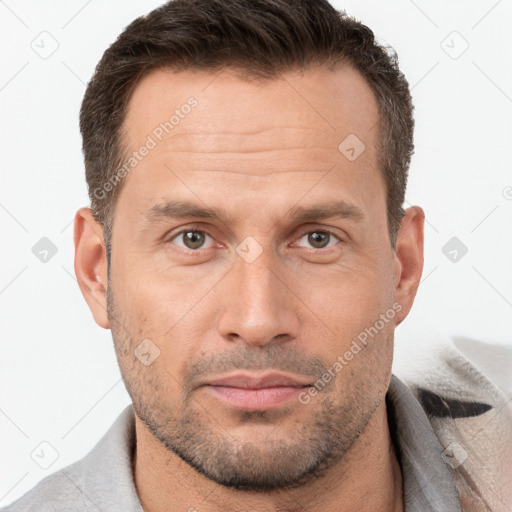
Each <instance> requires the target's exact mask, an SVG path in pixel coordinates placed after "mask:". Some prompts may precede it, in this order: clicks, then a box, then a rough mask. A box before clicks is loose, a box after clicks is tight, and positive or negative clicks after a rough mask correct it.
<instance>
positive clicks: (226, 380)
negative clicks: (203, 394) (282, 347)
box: [203, 372, 312, 389]
mask: <svg viewBox="0 0 512 512" xmlns="http://www.w3.org/2000/svg"><path fill="white" fill-rule="evenodd" d="M203 385H205V386H229V387H235V388H243V389H262V388H272V387H284V386H292V387H304V386H311V385H312V384H311V381H310V380H307V381H306V380H305V379H304V378H300V377H297V376H295V377H292V376H291V375H287V374H285V373H276V372H272V373H265V374H260V375H258V374H256V375H255V374H254V373H253V374H250V373H240V372H238V373H233V374H230V375H228V376H224V377H219V378H213V379H209V380H207V381H204V382H203Z"/></svg>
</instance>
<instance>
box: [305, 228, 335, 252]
mask: <svg viewBox="0 0 512 512" xmlns="http://www.w3.org/2000/svg"><path fill="white" fill-rule="evenodd" d="M329 236H330V235H329V233H321V232H318V231H314V232H313V233H310V234H309V235H308V242H309V243H310V244H311V245H312V246H313V247H314V248H315V249H321V248H323V247H325V246H326V245H327V244H328V243H329Z"/></svg>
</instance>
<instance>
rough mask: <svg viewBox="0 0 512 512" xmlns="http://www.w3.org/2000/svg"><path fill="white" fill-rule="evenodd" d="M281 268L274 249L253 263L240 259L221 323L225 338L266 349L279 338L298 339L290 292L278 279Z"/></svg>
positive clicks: (239, 257)
mask: <svg viewBox="0 0 512 512" xmlns="http://www.w3.org/2000/svg"><path fill="white" fill-rule="evenodd" d="M277 267H278V263H277V262H276V261H275V259H274V256H273V255H272V254H271V251H270V249H267V250H266V251H263V252H262V253H261V254H260V255H259V256H258V257H256V258H255V259H254V260H252V261H251V260H250V259H248V260H246V259H244V258H243V255H242V256H238V255H237V256H236V258H235V261H234V263H233V268H232V271H231V272H230V273H229V274H230V275H229V279H230V282H229V287H228V290H227V292H226V297H225V298H224V301H223V302H224V308H223V311H222V313H221V317H220V320H219V331H220V334H221V335H222V336H223V337H225V338H229V339H231V340H233V339H235V338H237V339H243V340H244V341H245V342H246V343H249V344H254V345H264V344H267V343H270V342H271V341H272V340H273V339H274V338H276V337H277V336H283V335H286V338H290V337H295V336H296V335H297V318H296V316H295V314H294V312H293V304H292V303H291V302H290V296H289V294H290V292H289V291H288V290H287V288H286V286H285V284H284V283H283V282H282V281H281V280H280V279H279V278H278V277H277V276H276V274H278V268H277ZM283 339H284V336H283Z"/></svg>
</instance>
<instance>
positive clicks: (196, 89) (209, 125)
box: [119, 66, 384, 211]
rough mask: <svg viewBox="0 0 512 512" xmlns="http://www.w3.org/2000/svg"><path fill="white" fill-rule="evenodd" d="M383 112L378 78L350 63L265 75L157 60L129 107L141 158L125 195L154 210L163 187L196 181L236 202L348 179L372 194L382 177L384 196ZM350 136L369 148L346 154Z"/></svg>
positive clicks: (293, 196) (134, 149) (204, 190)
mask: <svg viewBox="0 0 512 512" xmlns="http://www.w3.org/2000/svg"><path fill="white" fill-rule="evenodd" d="M378 120H379V118H378V108H377V102H376V99H375V96H374V94H373V92H372V90H371V88H370V87H369V85H368V84H367V83H366V81H365V80H364V78H363V77H362V76H361V75H360V74H359V73H358V72H357V71H355V70H354V69H352V68H351V67H348V66H344V67H340V68H338V69H327V68H323V67H319V68H311V69H308V70H301V71H296V72H288V73H285V74H283V75H281V76H280V77H279V78H276V79H273V80H263V81H246V80H242V79H241V78H240V77H238V76H236V75H235V74H234V73H233V71H232V70H222V71H220V72H218V73H216V74H213V73H207V72H203V71H184V72H179V73H176V72H173V71H171V70H157V71H154V72H152V73H150V74H149V75H147V76H146V77H145V78H144V79H142V80H141V82H140V83H139V84H138V86H137V87H136V88H135V90H134V93H133V95H132V97H131V99H130V101H129V104H128V107H127V113H126V118H125V123H124V135H123V147H124V149H125V155H126V158H125V161H128V159H129V160H130V161H131V162H132V163H133V164H134V165H133V166H130V169H128V170H129V173H128V175H127V177H126V178H125V182H123V189H122V192H121V196H120V199H119V202H120V203H121V202H123V201H122V199H123V197H124V202H125V203H126V205H128V206H130V207H132V208H133V207H134V206H135V205H139V206H140V210H142V209H146V210H147V209H149V208H150V207H151V206H153V205H154V204H155V203H156V202H158V199H159V198H161V197H162V196H163V195H168V194H169V193H179V191H180V190H181V191H182V192H185V193H187V194H188V195H191V196H193V195H194V192H193V191H194V190H195V191H196V192H197V191H200V194H199V195H200V197H196V198H195V199H199V200H201V201H203V202H204V201H207V202H209V203H211V202H214V201H216V200H217V201H221V200H223V199H225V194H226V193H227V191H229V193H230V194H231V197H230V199H231V200H232V204H233V205H234V204H235V203H236V199H238V200H239V203H240V205H243V204H248V201H249V199H252V200H253V202H254V205H256V204H257V203H258V201H260V200H262V199H268V194H269V193H270V194H273V196H274V199H275V200H276V201H275V203H279V202H282V203H283V205H286V204H287V202H295V201H296V200H298V199H299V197H300V196H302V195H303V194H304V193H305V191H306V190H311V189H312V187H313V188H314V190H313V191H312V192H310V193H308V194H309V195H310V196H311V197H313V196H314V195H315V192H316V195H320V196H321V195H322V194H321V191H322V187H323V189H324V191H325V190H327V189H330V191H331V192H333V194H332V195H334V194H335V193H336V194H337V191H336V190H337V189H338V188H339V187H341V188H345V189H346V190H347V191H350V192H351V193H352V195H353V196H357V195H358V194H359V195H360V196H361V195H362V196H366V197H365V198H363V199H366V201H367V202H368V203H370V202H371V201H372V194H373V195H374V193H375V191H376V190H377V188H378V187H380V192H381V193H382V195H383V196H384V192H383V190H384V189H383V184H382V180H381V177H380V173H379V172H378V171H377V168H376V162H377V155H376V149H375V148H376V138H377V136H378ZM345 141H348V142H345ZM340 145H341V146H340ZM347 146H349V149H350V147H353V148H354V149H355V151H357V152H359V151H361V148H364V151H363V152H362V153H361V154H360V156H359V157H358V158H357V159H353V158H347V155H346V154H344V153H343V150H345V149H346V147H347ZM144 147H149V148H150V149H144ZM340 148H341V150H340ZM141 153H144V155H143V157H140V154H141ZM130 155H135V156H130ZM348 156H351V155H350V154H349V155H348ZM356 156H357V155H356ZM135 158H136V159H137V160H135ZM330 170H331V171H332V170H334V172H330ZM326 175H327V177H325V176H326ZM194 184H195V186H196V187H197V188H194ZM186 189H188V191H187V190H186ZM237 189H238V190H240V191H241V193H240V196H239V197H237V198H234V197H232V196H233V194H234V191H235V192H236V190H237ZM177 191H178V192H177ZM182 195H183V194H182ZM277 195H278V196H279V197H277ZM349 195H350V194H349ZM196 196H197V194H196ZM182 198H183V197H182ZM182 198H180V199H182ZM342 198H343V197H342ZM317 199H318V198H317ZM354 202H355V203H357V202H359V201H358V200H357V198H356V201H352V203H354ZM363 202H364V201H363ZM379 206H380V205H379ZM376 207H377V206H376ZM239 211H243V210H239Z"/></svg>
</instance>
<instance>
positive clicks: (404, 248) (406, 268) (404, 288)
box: [395, 206, 425, 325]
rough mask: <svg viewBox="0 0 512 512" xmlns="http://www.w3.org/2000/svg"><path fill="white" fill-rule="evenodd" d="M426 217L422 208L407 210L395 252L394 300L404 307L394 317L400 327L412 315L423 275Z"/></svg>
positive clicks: (398, 234) (416, 207) (413, 207)
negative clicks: (410, 312) (411, 311)
mask: <svg viewBox="0 0 512 512" xmlns="http://www.w3.org/2000/svg"><path fill="white" fill-rule="evenodd" d="M424 222H425V214H424V213H423V210H422V209H421V208H420V207H419V206H411V207H410V208H407V210H405V216H404V218H403V219H402V224H401V226H400V229H399V230H398V233H397V238H396V249H395V300H396V302H398V303H399V304H401V305H402V309H401V311H400V312H399V313H398V314H397V315H396V316H395V319H396V324H395V325H398V324H400V323H401V322H402V321H403V320H404V319H405V317H406V316H407V315H408V314H409V311H410V310H411V307H412V304H413V302H414V297H415V296H416V291H417V290H418V286H419V285H420V279H421V273H422V272H423V226H424Z"/></svg>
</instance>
